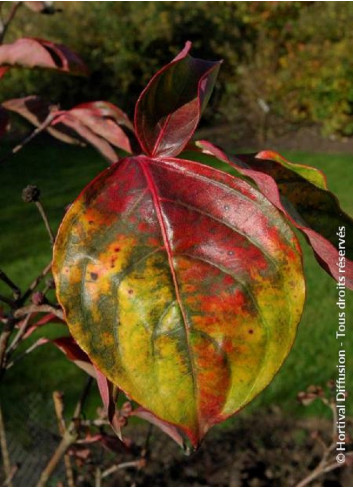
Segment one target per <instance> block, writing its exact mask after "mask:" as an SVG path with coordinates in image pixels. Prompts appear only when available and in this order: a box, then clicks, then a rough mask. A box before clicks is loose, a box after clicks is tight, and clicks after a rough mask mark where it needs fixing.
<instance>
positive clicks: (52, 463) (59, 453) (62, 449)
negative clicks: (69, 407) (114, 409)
mask: <svg viewBox="0 0 353 489" xmlns="http://www.w3.org/2000/svg"><path fill="white" fill-rule="evenodd" d="M92 380H93V379H92V378H91V377H89V379H88V380H87V382H86V385H85V387H84V389H83V391H82V394H81V397H80V399H79V401H78V403H77V404H76V408H75V411H74V414H73V417H72V420H71V423H70V425H69V426H68V428H66V430H65V432H64V434H63V438H62V440H61V442H60V443H59V446H58V447H57V449H56V450H55V452H54V454H53V456H52V457H51V459H50V460H49V462H48V464H47V466H46V467H45V469H44V470H43V472H42V473H41V475H40V477H39V480H38V482H37V485H36V487H44V486H45V485H46V483H47V482H48V480H49V478H50V476H51V474H52V473H53V471H54V470H55V468H56V466H57V465H58V463H59V462H60V460H61V458H62V457H63V456H64V455H65V453H66V451H67V450H68V448H69V447H70V446H71V445H72V444H73V443H75V441H76V440H77V438H78V435H79V426H77V420H78V419H79V418H80V416H81V412H82V409H83V406H84V404H85V401H86V399H87V396H88V394H89V390H90V388H91V385H92Z"/></svg>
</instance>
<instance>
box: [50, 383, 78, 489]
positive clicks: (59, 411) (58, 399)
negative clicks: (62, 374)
mask: <svg viewBox="0 0 353 489" xmlns="http://www.w3.org/2000/svg"><path fill="white" fill-rule="evenodd" d="M53 401H54V408H55V414H56V417H57V419H58V426H59V433H60V434H61V436H62V437H64V435H65V430H66V426H65V420H64V417H63V412H64V402H63V395H62V393H60V392H58V391H54V392H53ZM64 463H65V468H66V478H67V483H68V485H69V487H75V480H74V472H73V470H72V465H71V457H70V455H69V454H68V453H65V455H64Z"/></svg>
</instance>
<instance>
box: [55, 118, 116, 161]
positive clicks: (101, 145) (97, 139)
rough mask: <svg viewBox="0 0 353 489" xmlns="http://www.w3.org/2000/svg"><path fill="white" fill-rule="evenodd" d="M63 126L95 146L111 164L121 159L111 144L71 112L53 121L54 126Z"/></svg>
mask: <svg viewBox="0 0 353 489" xmlns="http://www.w3.org/2000/svg"><path fill="white" fill-rule="evenodd" d="M59 123H60V124H63V125H64V126H66V127H69V128H70V129H73V130H74V131H75V132H76V133H77V134H79V136H81V138H83V139H84V140H85V141H87V142H88V143H90V144H91V145H92V146H94V147H95V148H96V149H97V151H99V152H100V153H101V154H102V155H103V156H104V158H105V159H106V160H108V161H109V162H110V163H114V162H115V161H117V160H118V159H119V157H118V155H117V153H116V152H115V150H114V149H113V148H112V146H111V145H110V144H109V142H108V141H107V140H106V139H104V138H103V137H101V136H99V135H97V134H96V133H94V132H93V131H92V129H90V128H89V127H88V126H86V125H85V124H82V122H81V121H80V120H79V119H78V118H77V117H75V114H71V111H68V112H61V113H60V115H59V116H58V117H57V118H56V119H55V120H54V121H53V123H52V124H53V125H56V124H59Z"/></svg>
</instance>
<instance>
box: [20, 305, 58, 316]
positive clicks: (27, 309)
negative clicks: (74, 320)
mask: <svg viewBox="0 0 353 489" xmlns="http://www.w3.org/2000/svg"><path fill="white" fill-rule="evenodd" d="M35 312H51V313H52V314H55V316H56V317H58V318H60V319H64V313H63V311H62V309H60V308H58V307H54V306H51V305H50V304H41V305H39V306H37V305H35V304H31V305H29V306H23V307H20V309H17V311H16V312H15V313H14V317H15V318H16V319H18V318H20V317H22V316H26V315H27V314H33V313H35Z"/></svg>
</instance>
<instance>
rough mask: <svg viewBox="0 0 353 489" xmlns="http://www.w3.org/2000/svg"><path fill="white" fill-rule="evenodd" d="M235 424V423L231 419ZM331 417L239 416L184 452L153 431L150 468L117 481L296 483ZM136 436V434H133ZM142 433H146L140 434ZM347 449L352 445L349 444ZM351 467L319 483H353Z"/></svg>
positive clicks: (312, 462) (311, 463) (309, 466)
mask: <svg viewBox="0 0 353 489" xmlns="http://www.w3.org/2000/svg"><path fill="white" fill-rule="evenodd" d="M233 424H234V423H233ZM331 430H332V426H331V422H330V421H329V420H325V419H321V420H320V419H315V418H311V419H306V420H295V419H291V418H289V417H288V416H285V415H284V414H282V413H281V411H280V410H279V409H278V408H274V409H272V410H271V411H268V412H266V413H262V414H257V415H252V416H247V417H245V418H242V417H240V418H239V419H238V420H237V422H236V423H235V426H234V427H232V428H229V427H228V428H223V429H222V428H216V429H214V430H213V431H211V432H210V433H209V435H208V436H207V437H206V439H205V440H204V442H203V444H202V446H201V447H200V449H199V450H198V451H197V452H196V453H193V454H192V455H190V456H189V457H186V456H185V455H184V454H183V453H181V451H180V449H179V448H178V447H177V446H176V445H175V443H174V442H172V441H171V440H169V439H168V438H167V437H165V436H164V435H163V434H160V433H159V432H157V430H156V431H155V432H154V435H153V437H152V439H151V445H150V446H151V450H150V455H149V460H148V462H147V465H146V467H144V468H143V469H142V470H140V471H139V472H137V473H136V471H135V470H129V471H126V472H120V473H117V474H116V478H115V480H114V481H112V480H110V483H111V484H113V485H115V486H120V487H121V486H124V485H128V486H130V485H132V484H136V485H137V486H148V487H157V486H161V487H172V486H177V487H185V486H194V487H208V486H226V487H275V486H277V487H295V486H296V484H298V482H299V481H301V480H302V479H303V478H304V477H306V476H307V475H308V474H309V473H310V472H311V471H312V470H313V469H314V468H315V467H316V465H317V464H318V463H319V461H320V459H321V456H322V447H321V445H320V442H319V441H318V439H317V436H318V434H320V436H322V439H324V440H325V441H330V440H329V437H330V435H331ZM133 436H135V437H136V433H134V434H133ZM140 436H141V437H143V433H142V432H141V433H140ZM347 448H349V447H348V446H347ZM352 485H353V470H352V467H344V468H340V469H336V470H333V471H331V472H329V473H327V474H325V475H324V476H322V477H320V478H318V479H316V480H315V481H313V482H312V486H314V487H315V486H316V487H326V486H329V487H352Z"/></svg>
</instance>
